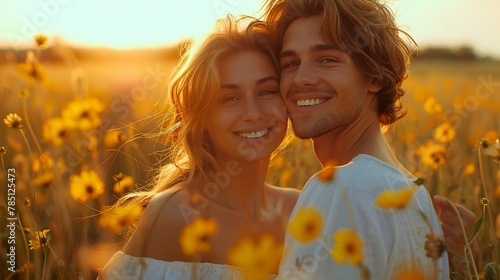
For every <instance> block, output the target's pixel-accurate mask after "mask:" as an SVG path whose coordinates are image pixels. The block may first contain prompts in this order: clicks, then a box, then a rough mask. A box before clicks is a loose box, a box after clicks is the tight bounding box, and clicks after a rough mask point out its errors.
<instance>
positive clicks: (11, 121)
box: [3, 113, 24, 129]
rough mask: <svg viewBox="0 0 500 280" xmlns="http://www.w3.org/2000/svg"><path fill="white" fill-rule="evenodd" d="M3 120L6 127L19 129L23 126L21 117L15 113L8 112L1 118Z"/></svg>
mask: <svg viewBox="0 0 500 280" xmlns="http://www.w3.org/2000/svg"><path fill="white" fill-rule="evenodd" d="M3 122H4V123H5V125H6V126H7V127H9V128H13V129H21V128H23V125H24V122H23V119H21V117H20V116H19V115H18V114H16V113H10V114H8V115H7V116H6V117H5V118H4V119H3Z"/></svg>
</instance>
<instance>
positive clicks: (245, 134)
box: [238, 129, 268, 139]
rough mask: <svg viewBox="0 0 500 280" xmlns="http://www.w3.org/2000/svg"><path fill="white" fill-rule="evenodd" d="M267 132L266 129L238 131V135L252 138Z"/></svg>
mask: <svg viewBox="0 0 500 280" xmlns="http://www.w3.org/2000/svg"><path fill="white" fill-rule="evenodd" d="M267 132H268V130H267V129H265V130H261V131H252V132H241V133H238V135H239V136H241V137H245V138H250V139H253V138H259V137H262V136H264V135H266V134H267Z"/></svg>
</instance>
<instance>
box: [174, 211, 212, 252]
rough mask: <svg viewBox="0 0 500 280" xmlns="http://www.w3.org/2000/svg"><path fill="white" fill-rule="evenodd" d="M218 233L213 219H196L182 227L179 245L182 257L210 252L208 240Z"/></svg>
mask: <svg viewBox="0 0 500 280" xmlns="http://www.w3.org/2000/svg"><path fill="white" fill-rule="evenodd" d="M218 231H219V225H218V224H217V222H216V221H215V220H214V219H204V218H197V219H196V220H194V221H193V222H192V223H191V224H189V225H187V226H186V227H184V229H183V230H182V233H181V236H180V237H179V243H180V245H181V249H182V252H183V253H184V255H186V256H188V257H190V256H193V255H196V254H199V253H206V252H208V251H210V248H211V244H210V239H211V237H212V236H214V235H215V234H216V233H217V232H218Z"/></svg>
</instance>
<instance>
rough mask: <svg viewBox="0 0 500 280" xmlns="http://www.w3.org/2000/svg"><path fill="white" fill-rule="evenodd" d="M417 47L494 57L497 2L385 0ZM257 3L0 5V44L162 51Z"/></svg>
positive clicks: (27, 1)
mask: <svg viewBox="0 0 500 280" xmlns="http://www.w3.org/2000/svg"><path fill="white" fill-rule="evenodd" d="M389 3H390V6H391V7H392V8H393V10H394V11H395V13H396V18H397V21H398V24H399V25H401V26H403V30H405V31H408V32H409V33H410V34H411V35H412V36H413V37H414V39H415V40H416V41H417V43H419V45H421V46H424V47H425V46H429V45H439V46H451V47H457V46H461V45H468V46H471V47H473V48H474V49H475V50H476V51H477V52H478V53H479V54H481V55H491V56H494V57H497V58H500V35H498V34H500V32H499V31H498V29H499V28H500V0H399V1H397V0H390V1H389ZM261 4H262V0H182V1H180V0H141V1H138V0H120V1H118V0H105V1H100V0H85V1H77V0H0V45H2V46H9V47H14V48H16V47H22V46H26V45H27V44H29V43H31V41H32V38H33V36H34V35H35V34H38V33H43V34H46V35H47V36H48V37H49V38H53V37H55V36H57V37H59V38H60V39H61V40H62V41H64V42H67V43H71V44H77V45H84V46H104V47H112V48H120V49H123V48H148V47H162V46H167V45H171V44H175V43H176V42H178V41H180V40H182V39H187V38H190V37H193V36H198V35H200V34H202V33H203V32H206V31H207V30H208V29H209V28H210V27H211V26H212V24H213V22H214V21H215V20H216V19H217V18H220V17H224V15H225V14H227V13H232V14H236V15H239V14H251V15H254V14H255V13H256V12H257V11H258V9H259V7H260V5H261Z"/></svg>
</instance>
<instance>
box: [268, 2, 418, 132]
mask: <svg viewBox="0 0 500 280" xmlns="http://www.w3.org/2000/svg"><path fill="white" fill-rule="evenodd" d="M265 9H266V21H267V22H268V24H269V25H270V26H273V27H274V28H275V32H276V33H277V35H276V36H278V38H279V39H280V40H282V38H283V35H284V33H285V31H286V30H287V28H288V26H289V25H290V24H291V23H292V22H293V21H294V20H296V19H297V18H309V17H313V16H320V17H321V27H320V28H321V32H322V36H323V38H324V39H325V40H328V41H330V42H331V43H333V44H335V45H336V46H338V47H339V48H340V49H341V50H342V51H345V52H346V53H348V54H349V55H351V57H352V58H353V60H354V62H355V64H356V66H357V67H358V68H359V69H360V70H361V71H362V72H363V73H364V74H365V75H366V76H367V77H369V78H372V79H373V80H374V81H375V82H378V83H379V84H380V85H382V86H383V88H382V89H381V90H380V91H379V92H378V94H377V98H378V114H379V120H380V123H382V124H384V125H387V124H391V123H393V122H395V121H396V120H398V119H399V118H401V117H403V116H404V113H402V112H401V107H402V106H401V97H402V96H403V95H404V93H405V91H404V90H403V89H402V88H401V85H402V82H403V80H404V79H406V77H407V70H406V66H407V63H408V62H409V60H410V58H411V51H410V50H409V48H408V46H407V45H406V43H405V41H404V40H403V39H402V38H401V37H400V35H404V36H406V37H407V38H408V40H409V42H411V43H415V42H414V41H413V39H412V38H411V36H410V35H408V34H407V33H406V32H404V31H402V30H401V29H399V28H398V26H397V25H396V22H395V19H394V14H393V13H392V11H391V10H390V9H389V7H387V6H386V5H384V4H382V3H380V2H379V1H378V0H267V1H266V4H265Z"/></svg>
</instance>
